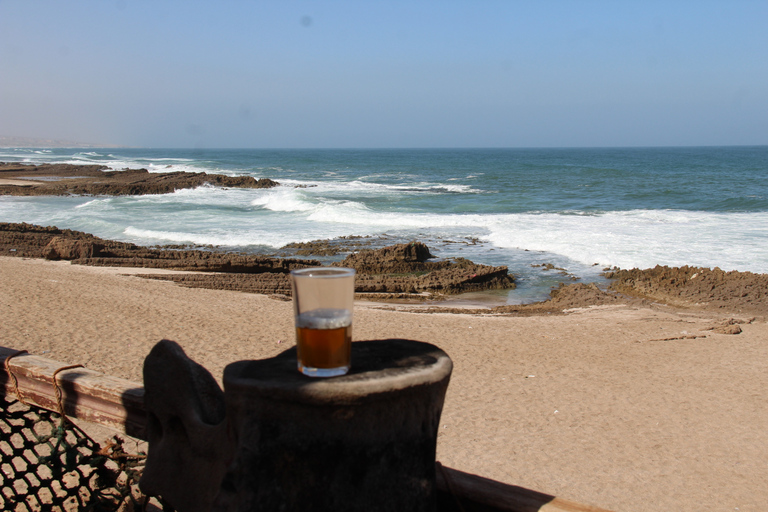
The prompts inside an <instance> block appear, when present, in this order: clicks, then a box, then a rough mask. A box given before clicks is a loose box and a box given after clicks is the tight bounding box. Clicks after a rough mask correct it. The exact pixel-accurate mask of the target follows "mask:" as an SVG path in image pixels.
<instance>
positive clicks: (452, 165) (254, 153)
mask: <svg viewBox="0 0 768 512" xmlns="http://www.w3.org/2000/svg"><path fill="white" fill-rule="evenodd" d="M0 161H6V162H12V161H14V162H15V161H24V162H35V163H43V162H69V163H100V164H103V165H107V166H109V167H111V168H113V169H118V170H119V169H124V168H127V167H128V168H139V167H144V168H147V169H149V170H150V171H152V172H168V171H195V172H198V171H205V172H209V173H221V174H228V175H250V176H254V177H256V178H262V177H266V178H271V179H273V180H276V181H278V182H280V184H281V186H280V187H277V188H274V189H269V190H240V189H221V188H215V187H210V186H205V187H201V188H198V189H195V190H183V191H178V192H175V193H172V194H165V195H160V196H138V197H35V198H19V197H0V221H4V222H31V223H35V224H42V225H56V226H58V227H60V228H71V229H76V230H81V231H86V232H89V233H93V234H95V235H97V236H101V237H104V238H110V239H116V240H124V241H131V242H134V243H138V244H143V245H158V244H167V243H174V244H177V243H193V244H200V245H205V244H213V245H217V246H222V247H223V248H226V249H232V250H238V251H247V252H258V253H272V252H274V251H275V250H277V249H278V248H280V247H282V246H283V245H285V244H288V243H290V242H301V241H309V240H316V239H325V238H335V237H342V236H371V237H374V238H373V241H374V243H376V244H378V245H389V244H392V243H397V242H401V241H411V240H421V241H424V242H425V243H427V244H428V245H429V246H430V248H431V249H432V252H433V254H435V255H436V256H437V257H440V258H448V257H456V256H462V257H466V258H469V259H471V260H473V261H476V262H478V263H487V264H492V265H507V266H508V267H509V269H510V272H512V273H513V274H515V276H516V277H517V278H518V281H519V283H518V284H519V287H518V289H517V290H514V291H510V292H504V293H503V294H496V295H492V296H491V297H492V299H493V301H496V302H506V303H522V302H530V301H533V300H539V299H542V298H545V297H546V296H547V295H548V293H549V290H550V289H551V288H552V287H553V286H556V285H557V283H559V282H561V281H566V282H571V281H570V277H571V276H572V277H574V278H576V279H580V280H581V281H583V282H592V281H598V282H599V281H601V278H600V272H601V271H602V269H603V268H605V267H612V266H618V267H622V268H632V267H639V268H646V267H651V266H654V265H656V264H662V265H673V266H681V265H686V264H687V265H695V266H704V267H715V266H717V267H720V268H722V269H724V270H742V271H752V272H760V273H766V272H768V146H757V147H704V148H687V147H686V148H623V149H622V148H595V149H372V150H356V149H350V150H330V149H326V150H293V149H291V150H234V149H227V150H212V149H125V148H106V149H94V150H82V149H43V148H39V149H0ZM542 263H552V264H554V265H555V266H557V267H560V268H563V269H565V270H566V271H567V273H568V274H569V276H564V275H562V274H561V273H559V272H558V271H552V270H550V271H545V270H543V269H542V267H539V266H533V265H540V264H542Z"/></svg>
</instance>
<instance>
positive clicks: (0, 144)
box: [0, 135, 119, 148]
mask: <svg viewBox="0 0 768 512" xmlns="http://www.w3.org/2000/svg"><path fill="white" fill-rule="evenodd" d="M115 147H119V146H117V145H114V144H90V143H86V142H74V141H71V140H61V139H36V138H34V137H4V136H2V135H0V148H115Z"/></svg>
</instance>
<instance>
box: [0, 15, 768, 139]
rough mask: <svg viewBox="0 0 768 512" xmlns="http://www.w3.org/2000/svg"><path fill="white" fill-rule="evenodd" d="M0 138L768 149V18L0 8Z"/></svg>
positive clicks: (767, 16)
mask: <svg viewBox="0 0 768 512" xmlns="http://www.w3.org/2000/svg"><path fill="white" fill-rule="evenodd" d="M0 135H6V136H27V137H44V138H61V139H69V140H75V141H83V142H101V143H114V144H118V145H131V146H147V147H253V148H256V147H267V148H269V147H337V148H339V147H534V146H536V147H540V146H557V147H560V146H657V145H664V146H666V145H732V144H747V145H752V144H768V1H738V0H737V1H734V0H730V1H720V2H707V1H690V2H683V1H678V2H675V1H664V2H650V1H643V2H641V1H635V2H632V1H626V2H625V1H602V2H598V1H595V2H589V1H560V2H558V1H536V2H534V1H529V2H522V1H519V2H516V1H506V2H502V1H463V2H457V1H439V2H438V1H431V2H429V1H418V0H411V1H402V2H398V1H386V2H385V1H373V0H372V1H365V2H364V1H357V2H352V1H322V0H314V1H305V2H293V1H285V2H278V1H277V0H275V1H270V2H267V1H235V0H224V1H216V2H214V1H208V2H198V1H190V0H184V1H170V0H168V1H156V0H152V1H133V0H118V1H114V0H93V1H84V0H70V1H67V2H61V1H45V0H36V1H29V0H0Z"/></svg>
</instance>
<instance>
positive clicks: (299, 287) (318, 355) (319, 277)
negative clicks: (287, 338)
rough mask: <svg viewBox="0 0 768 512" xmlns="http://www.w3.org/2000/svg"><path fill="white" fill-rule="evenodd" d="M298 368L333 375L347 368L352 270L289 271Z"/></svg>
mask: <svg viewBox="0 0 768 512" xmlns="http://www.w3.org/2000/svg"><path fill="white" fill-rule="evenodd" d="M291 283H292V287H293V312H294V318H295V324H296V353H297V356H298V366H299V371H300V372H301V373H303V374H304V375H309V376H310V377H335V376H337V375H344V374H345V373H347V372H348V371H349V367H350V364H351V349H352V309H353V304H354V298H355V270H354V269H352V268H340V267H318V268H303V269H301V270H292V271H291Z"/></svg>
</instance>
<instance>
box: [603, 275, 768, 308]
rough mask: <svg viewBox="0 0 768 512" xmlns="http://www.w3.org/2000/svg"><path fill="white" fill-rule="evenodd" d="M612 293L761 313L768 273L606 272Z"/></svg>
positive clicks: (767, 298) (767, 289)
mask: <svg viewBox="0 0 768 512" xmlns="http://www.w3.org/2000/svg"><path fill="white" fill-rule="evenodd" d="M606 277H608V278H610V279H612V280H613V282H612V283H611V287H610V288H611V290H614V291H616V292H619V293H623V294H627V295H632V296H635V297H643V298H646V299H649V300H653V301H657V302H663V303H666V304H671V305H675V306H701V305H707V306H709V307H716V308H729V309H734V308H736V309H739V310H742V311H744V312H751V311H752V312H758V313H759V312H762V311H764V310H765V309H766V304H768V274H753V273H752V272H738V271H735V270H733V271H730V272H726V271H724V270H721V269H719V268H717V267H715V268H714V269H709V268H701V267H689V266H687V265H686V266H683V267H667V266H660V265H657V266H656V267H654V268H648V269H644V270H640V269H636V268H635V269H632V270H615V271H610V272H607V273H606Z"/></svg>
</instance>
